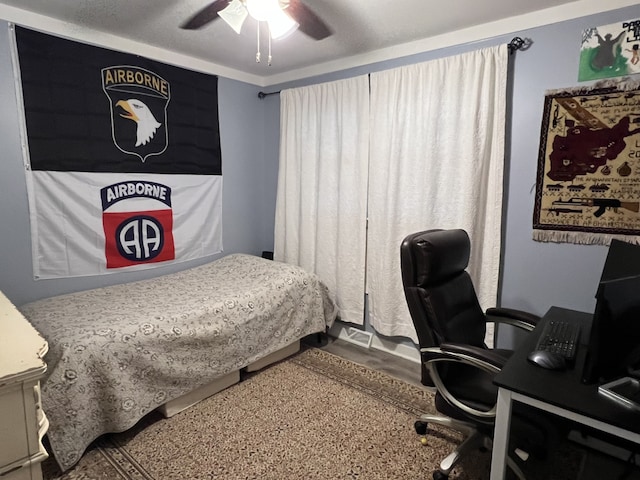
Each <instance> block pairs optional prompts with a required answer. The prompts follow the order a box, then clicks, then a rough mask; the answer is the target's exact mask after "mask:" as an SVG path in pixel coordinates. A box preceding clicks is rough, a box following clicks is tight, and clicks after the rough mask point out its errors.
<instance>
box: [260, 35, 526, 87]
mask: <svg viewBox="0 0 640 480" xmlns="http://www.w3.org/2000/svg"><path fill="white" fill-rule="evenodd" d="M529 45H531V40H529V39H527V40H523V39H522V38H520V37H513V38H512V39H511V41H510V42H509V43H508V44H507V48H508V49H509V55H511V54H513V53H515V52H516V51H518V50H526V49H527V48H529ZM279 93H280V90H278V91H276V92H258V98H259V99H260V100H262V99H263V98H264V97H268V96H269V95H277V94H279Z"/></svg>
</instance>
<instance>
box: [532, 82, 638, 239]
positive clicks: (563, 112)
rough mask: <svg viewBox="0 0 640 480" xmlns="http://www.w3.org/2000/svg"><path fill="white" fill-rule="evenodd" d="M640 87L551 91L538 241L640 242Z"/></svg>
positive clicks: (539, 182) (541, 156) (543, 139)
mask: <svg viewBox="0 0 640 480" xmlns="http://www.w3.org/2000/svg"><path fill="white" fill-rule="evenodd" d="M639 212H640V82H638V83H634V84H631V83H627V84H625V85H621V84H618V85H616V86H612V84H610V85H609V86H594V87H589V88H574V89H568V90H562V91H560V90H555V91H549V92H547V94H546V96H545V103H544V113H543V119H542V128H541V135H540V148H539V152H538V173H537V178H536V195H535V206H534V215H533V238H534V240H538V241H554V242H570V243H587V244H601V245H608V244H609V242H610V241H611V239H612V238H619V239H622V240H625V241H628V242H632V243H640V237H639V236H640V213H639Z"/></svg>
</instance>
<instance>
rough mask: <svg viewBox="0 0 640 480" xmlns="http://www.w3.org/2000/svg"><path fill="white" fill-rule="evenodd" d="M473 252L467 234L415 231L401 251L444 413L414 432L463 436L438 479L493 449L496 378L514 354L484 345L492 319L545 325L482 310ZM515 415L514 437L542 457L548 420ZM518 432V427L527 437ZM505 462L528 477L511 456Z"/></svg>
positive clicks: (425, 359) (424, 354) (425, 374)
mask: <svg viewBox="0 0 640 480" xmlns="http://www.w3.org/2000/svg"><path fill="white" fill-rule="evenodd" d="M469 255H470V241H469V236H468V235H467V233H466V232H465V231H464V230H428V231H424V232H418V233H414V234H411V235H409V236H407V237H406V238H405V239H404V241H403V242H402V245H401V248H400V259H401V269H402V282H403V286H404V292H405V296H406V299H407V304H408V306H409V312H410V313H411V318H412V320H413V323H414V326H415V329H416V333H417V335H418V340H419V346H420V354H421V359H422V383H423V384H424V385H427V386H435V388H436V394H435V408H436V410H437V411H438V412H439V413H440V414H441V415H423V416H422V417H421V419H420V420H419V421H417V422H416V431H417V433H418V434H421V435H423V434H425V433H426V428H427V425H428V424H429V423H434V424H439V425H444V426H447V427H451V428H453V429H455V430H458V431H460V432H462V433H463V434H464V435H465V440H464V441H463V443H462V444H461V445H460V446H459V447H458V448H457V449H456V451H455V452H453V453H451V454H450V455H449V456H448V457H447V458H445V459H444V460H443V461H442V462H441V464H440V469H439V470H437V471H435V472H434V474H433V478H434V479H435V480H442V479H446V478H448V476H449V473H450V472H451V470H452V469H453V467H454V466H455V465H456V463H457V462H458V461H459V460H460V459H461V458H462V457H463V455H465V454H466V453H468V452H470V451H473V450H476V449H478V448H483V447H484V448H490V447H491V439H492V435H493V429H494V421H495V413H496V407H495V404H496V398H497V387H496V386H494V385H493V382H492V378H493V376H495V374H496V373H497V372H499V371H500V369H501V368H502V366H503V365H504V364H505V362H506V361H507V359H508V358H509V356H510V355H511V353H512V352H511V351H509V350H500V349H489V348H487V346H486V345H485V342H484V338H485V333H486V324H487V322H491V321H493V322H502V323H508V324H511V325H514V326H516V327H520V328H524V329H526V330H532V329H533V328H534V326H535V325H536V323H537V322H538V321H539V320H540V318H539V317H538V316H536V315H532V314H530V313H527V312H522V311H519V310H514V309H505V308H490V309H488V310H487V311H486V313H485V312H484V311H483V310H482V308H481V307H480V304H479V302H478V299H477V297H476V292H475V289H474V286H473V283H472V281H471V277H470V276H469V274H468V273H467V272H466V270H465V269H466V268H467V265H468V262H469ZM513 415H514V421H513V423H512V424H513V425H514V428H513V429H512V433H511V439H512V440H514V441H516V442H518V441H519V440H523V442H522V443H518V444H516V446H517V447H518V448H519V452H520V455H521V456H525V455H522V452H526V453H527V454H535V455H538V456H541V455H543V454H544V452H543V449H542V448H541V446H543V445H544V444H545V442H547V432H545V430H544V428H541V427H540V425H541V424H543V423H544V422H539V419H535V420H533V422H529V421H527V420H526V419H525V421H524V422H522V421H520V422H518V421H517V420H516V417H518V418H519V417H520V416H521V415H522V412H516V409H515V408H514V411H513ZM516 430H521V433H522V436H519V435H517V434H516ZM518 437H519V438H518ZM510 450H511V449H510ZM508 464H509V466H510V467H511V470H512V471H513V472H514V473H515V474H516V475H517V476H518V477H519V478H524V475H523V473H522V470H521V469H520V467H519V466H518V465H517V464H516V462H515V461H514V460H513V459H512V457H509V459H508Z"/></svg>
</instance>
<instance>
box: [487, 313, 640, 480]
mask: <svg viewBox="0 0 640 480" xmlns="http://www.w3.org/2000/svg"><path fill="white" fill-rule="evenodd" d="M554 318H573V319H575V320H576V321H579V322H581V323H582V324H583V326H582V328H581V333H580V345H579V347H578V349H577V350H576V361H575V366H574V367H573V368H571V369H567V370H564V371H553V370H547V369H544V368H541V367H538V366H536V365H533V364H531V363H530V362H528V361H527V355H528V354H529V352H531V351H532V350H534V348H535V344H536V341H537V339H538V337H539V336H540V333H541V330H542V328H541V327H542V325H543V324H544V322H548V321H550V320H551V319H554ZM591 320H592V315H591V314H588V313H583V312H577V311H575V310H568V309H564V308H559V307H551V309H549V311H548V312H547V313H546V314H545V316H544V317H543V319H542V321H541V322H540V324H539V325H538V326H537V327H536V329H535V330H534V331H533V332H531V333H530V334H529V335H527V337H526V338H525V339H524V340H523V342H522V345H521V346H519V347H518V349H517V350H516V351H515V352H514V354H513V356H512V357H511V358H510V359H509V361H508V362H507V364H506V365H505V367H504V368H503V369H502V371H501V372H500V373H499V374H498V375H497V376H496V377H495V380H494V383H495V384H496V385H497V386H498V403H497V411H496V425H495V435H494V440H493V451H492V458H491V480H502V479H503V478H504V476H505V471H506V455H507V445H508V442H509V426H510V422H511V407H512V403H513V402H514V401H515V402H522V403H526V404H528V405H531V406H533V407H535V408H539V409H541V410H545V411H547V412H551V413H554V414H556V415H560V416H561V417H564V418H567V419H570V420H573V421H575V422H579V423H582V424H585V425H589V426H590V427H593V428H596V429H599V430H601V431H603V432H607V433H610V434H613V435H616V436H618V437H621V438H624V439H627V440H630V441H633V442H635V443H638V444H640V414H639V413H638V412H637V411H635V410H632V409H628V408H626V407H624V406H622V405H619V404H617V403H615V402H614V401H612V400H610V399H608V398H606V397H604V396H602V395H600V394H599V393H598V385H597V384H593V385H585V384H583V383H582V381H581V377H582V368H583V366H584V362H585V357H586V353H587V349H588V347H587V343H588V336H589V332H590V330H591Z"/></svg>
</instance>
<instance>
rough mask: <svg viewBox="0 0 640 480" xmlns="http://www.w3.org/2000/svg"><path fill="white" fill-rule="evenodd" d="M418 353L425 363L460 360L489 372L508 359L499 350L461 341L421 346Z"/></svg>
mask: <svg viewBox="0 0 640 480" xmlns="http://www.w3.org/2000/svg"><path fill="white" fill-rule="evenodd" d="M420 354H421V356H422V361H423V362H425V363H429V362H434V361H453V362H462V363H466V364H468V365H472V366H474V367H478V368H480V369H482V370H485V371H487V372H490V373H496V372H499V371H500V370H501V369H502V367H503V366H504V364H505V363H506V362H507V360H508V359H509V358H508V357H507V356H505V355H502V354H501V353H500V352H497V351H494V350H488V349H486V348H480V347H474V346H472V345H465V344H461V343H442V344H441V345H440V347H427V348H421V349H420Z"/></svg>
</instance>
